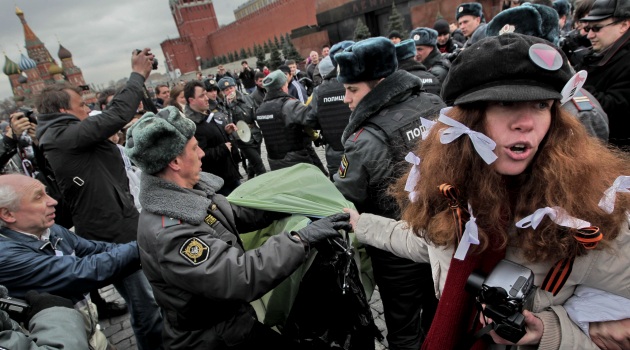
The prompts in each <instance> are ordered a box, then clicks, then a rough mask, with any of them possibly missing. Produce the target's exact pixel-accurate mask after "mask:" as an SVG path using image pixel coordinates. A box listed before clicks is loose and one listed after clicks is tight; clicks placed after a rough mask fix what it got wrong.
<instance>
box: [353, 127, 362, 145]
mask: <svg viewBox="0 0 630 350" xmlns="http://www.w3.org/2000/svg"><path fill="white" fill-rule="evenodd" d="M363 130H365V129H364V128H361V130H359V131H357V132H355V133H354V138H353V139H352V142H357V139H358V138H359V135H361V133H362V132H363Z"/></svg>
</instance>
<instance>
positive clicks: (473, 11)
mask: <svg viewBox="0 0 630 350" xmlns="http://www.w3.org/2000/svg"><path fill="white" fill-rule="evenodd" d="M466 15H471V16H475V17H482V18H483V7H482V6H481V4H480V3H478V2H465V3H463V4H461V5H459V6H457V10H456V12H455V20H459V17H461V16H466Z"/></svg>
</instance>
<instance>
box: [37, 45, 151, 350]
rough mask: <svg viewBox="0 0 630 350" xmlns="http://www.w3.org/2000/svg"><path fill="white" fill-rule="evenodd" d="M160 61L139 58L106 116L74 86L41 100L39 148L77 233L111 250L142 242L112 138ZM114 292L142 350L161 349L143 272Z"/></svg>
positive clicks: (55, 88)
mask: <svg viewBox="0 0 630 350" xmlns="http://www.w3.org/2000/svg"><path fill="white" fill-rule="evenodd" d="M153 59H154V56H153V54H152V53H151V52H150V50H149V49H148V48H147V49H144V50H142V51H140V50H136V51H134V52H133V53H132V59H131V67H132V73H131V75H130V76H129V80H128V81H127V85H126V86H125V87H124V88H123V89H122V90H121V91H120V92H119V93H118V94H117V95H116V96H114V99H113V100H112V102H111V106H110V107H108V108H107V110H105V111H104V112H103V113H102V114H100V115H96V116H88V113H89V112H90V109H89V108H88V107H87V106H86V104H85V102H84V101H83V99H82V98H81V95H80V90H78V88H77V87H75V86H73V85H71V84H54V85H51V86H48V87H46V88H45V89H44V90H42V93H41V95H40V98H39V101H38V106H37V109H38V111H39V113H41V114H40V115H39V117H38V122H39V125H38V128H37V137H38V139H39V142H40V148H41V150H42V151H43V152H44V155H45V156H46V159H47V160H48V162H49V163H50V166H51V168H52V170H53V172H54V175H55V178H56V181H57V183H58V185H59V188H60V190H61V192H62V194H63V198H64V200H65V201H66V202H67V205H68V207H69V208H70V210H71V212H72V219H73V222H74V227H75V232H76V233H77V234H78V235H79V236H81V237H83V238H87V239H91V240H96V241H105V242H112V243H128V242H131V241H134V240H135V239H136V234H137V233H136V232H137V228H138V211H137V210H136V208H135V206H134V201H133V197H132V196H131V193H130V192H129V183H128V180H127V175H126V173H125V168H124V165H123V161H122V158H121V153H120V151H119V150H118V148H117V147H116V145H114V144H113V143H111V142H109V141H108V138H109V137H110V136H111V135H113V134H115V133H116V132H117V131H119V130H121V129H122V128H123V127H124V126H125V125H126V124H127V123H129V121H131V119H132V118H133V117H134V115H135V112H136V108H137V107H138V105H139V104H140V101H141V100H142V97H143V92H144V85H143V84H144V81H145V79H146V78H147V77H148V76H149V74H150V73H151V70H152V68H153ZM114 286H115V287H116V289H117V290H118V291H119V293H120V294H121V296H122V297H123V298H124V299H125V300H126V301H127V304H128V305H129V310H130V311H131V325H132V327H133V330H134V333H135V335H136V340H137V343H138V348H139V349H141V350H146V349H156V348H159V346H160V344H161V330H162V317H161V315H160V312H159V308H158V306H157V304H156V302H155V299H154V297H153V292H152V290H151V286H150V285H149V282H148V281H147V278H146V277H145V276H144V274H143V272H142V271H141V270H140V271H136V272H135V273H133V274H132V275H130V276H128V277H126V278H124V279H122V280H119V281H116V282H115V283H114Z"/></svg>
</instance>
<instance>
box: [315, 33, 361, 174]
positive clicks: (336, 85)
mask: <svg viewBox="0 0 630 350" xmlns="http://www.w3.org/2000/svg"><path fill="white" fill-rule="evenodd" d="M352 44H354V41H350V40H346V41H342V42H340V43H337V44H335V45H333V46H332V47H331V48H330V52H329V55H328V56H326V57H325V58H324V59H323V60H321V61H320V63H319V65H318V67H319V72H320V73H321V74H323V76H324V80H323V81H322V83H321V84H320V85H319V86H317V87H316V88H315V90H314V91H313V96H312V99H311V103H310V105H309V106H310V107H311V111H310V112H309V122H311V120H312V121H313V122H314V123H315V128H316V129H319V130H321V134H320V139H319V140H320V141H321V142H323V143H324V144H325V145H326V167H327V168H328V173H329V174H330V179H331V180H333V175H334V174H335V173H336V172H337V169H338V168H339V164H340V163H341V157H342V156H343V143H341V134H342V133H343V130H344V129H345V128H346V125H348V121H349V120H350V113H351V111H350V108H348V105H347V104H345V103H344V102H343V99H344V97H345V94H346V90H345V88H344V87H343V84H342V83H340V82H338V81H337V62H336V61H335V59H334V55H335V54H336V53H338V52H340V51H343V50H344V49H345V48H346V47H348V46H350V45H352Z"/></svg>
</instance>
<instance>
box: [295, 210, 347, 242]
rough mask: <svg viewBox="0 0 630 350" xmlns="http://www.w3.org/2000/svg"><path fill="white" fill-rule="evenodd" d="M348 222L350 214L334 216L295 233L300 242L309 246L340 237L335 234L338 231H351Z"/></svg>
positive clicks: (337, 233)
mask: <svg viewBox="0 0 630 350" xmlns="http://www.w3.org/2000/svg"><path fill="white" fill-rule="evenodd" d="M349 220H350V214H347V213H340V214H334V215H331V216H328V217H325V218H323V219H319V220H317V221H315V222H314V223H312V224H310V225H308V226H306V227H304V228H303V229H301V230H299V231H297V232H296V233H297V235H298V236H300V239H302V241H304V242H306V243H308V244H309V245H310V244H313V243H317V242H319V241H321V240H323V239H326V238H331V237H340V236H341V235H340V234H339V232H337V231H338V230H346V231H350V230H352V226H351V225H350V221H349Z"/></svg>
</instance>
